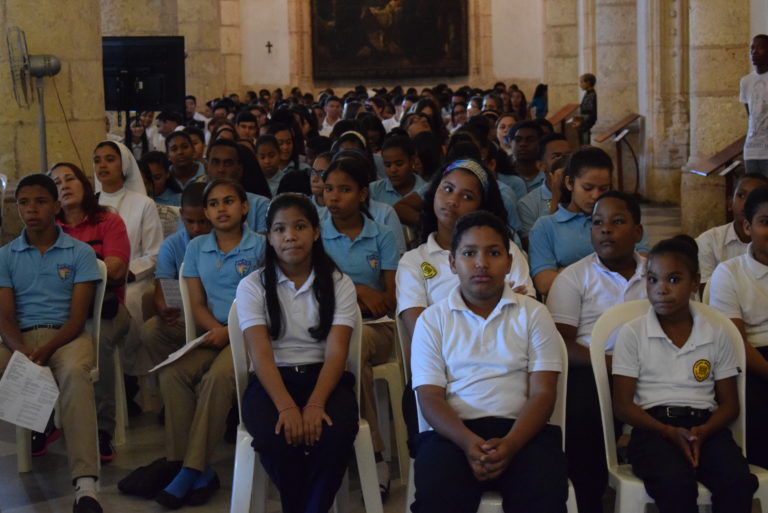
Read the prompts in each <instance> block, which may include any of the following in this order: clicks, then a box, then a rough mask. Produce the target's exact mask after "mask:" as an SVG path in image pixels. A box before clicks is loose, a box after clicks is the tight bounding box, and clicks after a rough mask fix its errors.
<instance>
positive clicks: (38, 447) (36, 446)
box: [32, 427, 61, 457]
mask: <svg viewBox="0 0 768 513" xmlns="http://www.w3.org/2000/svg"><path fill="white" fill-rule="evenodd" d="M60 437H61V431H60V430H58V429H57V428H55V427H54V428H52V429H51V430H50V431H46V432H45V433H38V432H37V431H32V456H34V457H38V456H42V455H43V454H45V453H47V452H48V444H52V443H53V442H55V441H56V440H58V439H59V438H60Z"/></svg>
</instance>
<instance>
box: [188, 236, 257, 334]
mask: <svg viewBox="0 0 768 513" xmlns="http://www.w3.org/2000/svg"><path fill="white" fill-rule="evenodd" d="M266 245H267V243H266V239H265V238H264V236H263V235H259V234H257V233H254V232H252V231H251V230H248V229H243V238H242V239H240V243H239V244H238V245H237V246H235V247H234V248H233V249H232V250H231V251H230V252H229V253H224V252H223V251H221V250H220V249H219V246H218V244H217V243H216V234H215V233H214V232H211V233H208V234H206V235H200V236H198V237H195V238H194V239H192V240H191V241H190V242H189V245H188V246H187V251H186V253H185V254H184V275H183V276H184V278H200V281H201V282H202V284H203V288H204V289H205V295H206V298H207V300H208V310H210V311H211V314H212V315H213V317H214V318H216V320H217V321H219V322H220V323H221V324H225V325H226V324H227V317H228V316H229V309H230V307H231V306H232V301H233V300H234V299H235V291H236V290H237V284H238V283H240V280H242V279H243V278H245V277H246V276H248V275H249V274H250V273H252V272H253V271H255V270H256V269H258V268H259V267H261V265H262V264H263V262H264V250H265V248H266Z"/></svg>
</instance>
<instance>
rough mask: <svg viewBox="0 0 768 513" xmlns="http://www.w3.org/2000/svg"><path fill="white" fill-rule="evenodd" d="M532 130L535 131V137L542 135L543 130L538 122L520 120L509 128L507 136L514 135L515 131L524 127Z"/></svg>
mask: <svg viewBox="0 0 768 513" xmlns="http://www.w3.org/2000/svg"><path fill="white" fill-rule="evenodd" d="M526 128H527V129H528V130H533V131H534V132H536V137H537V139H541V138H542V137H544V130H542V129H541V126H539V124H538V123H535V122H533V121H521V122H519V123H517V124H516V125H515V126H513V127H512V128H510V129H509V136H510V137H514V136H515V134H517V132H519V131H520V130H524V129H526Z"/></svg>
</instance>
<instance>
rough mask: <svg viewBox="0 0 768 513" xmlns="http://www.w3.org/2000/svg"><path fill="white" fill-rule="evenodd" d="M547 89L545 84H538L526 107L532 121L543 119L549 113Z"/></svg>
mask: <svg viewBox="0 0 768 513" xmlns="http://www.w3.org/2000/svg"><path fill="white" fill-rule="evenodd" d="M548 89H549V88H548V87H547V84H539V85H537V86H536V90H535V91H534V92H533V99H532V100H531V103H530V105H529V106H528V110H529V111H530V112H531V117H533V118H534V119H545V118H546V117H547V112H548V111H549V106H548V94H547V91H548Z"/></svg>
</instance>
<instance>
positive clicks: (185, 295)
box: [179, 262, 197, 342]
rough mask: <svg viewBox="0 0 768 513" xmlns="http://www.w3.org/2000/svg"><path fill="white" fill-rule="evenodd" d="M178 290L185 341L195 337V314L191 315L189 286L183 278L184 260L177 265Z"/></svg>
mask: <svg viewBox="0 0 768 513" xmlns="http://www.w3.org/2000/svg"><path fill="white" fill-rule="evenodd" d="M179 292H180V293H181V305H182V309H183V310H184V330H185V336H186V338H187V342H189V341H191V340H194V339H195V338H197V326H196V325H195V316H194V315H192V304H191V303H190V300H189V288H187V280H185V279H184V262H182V263H181V266H179Z"/></svg>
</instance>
